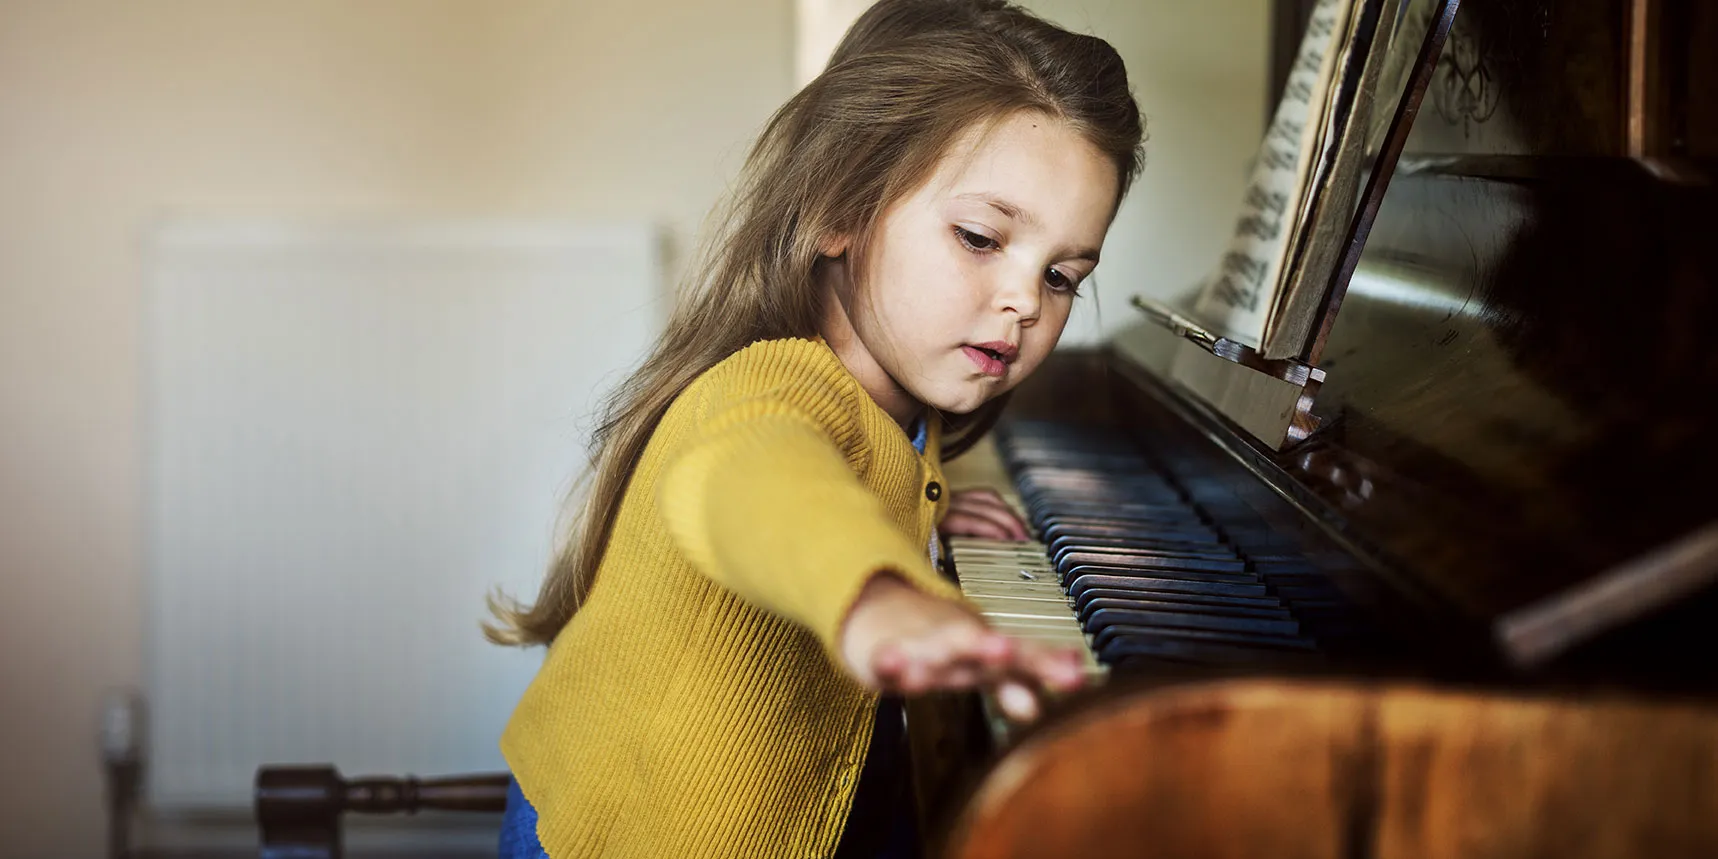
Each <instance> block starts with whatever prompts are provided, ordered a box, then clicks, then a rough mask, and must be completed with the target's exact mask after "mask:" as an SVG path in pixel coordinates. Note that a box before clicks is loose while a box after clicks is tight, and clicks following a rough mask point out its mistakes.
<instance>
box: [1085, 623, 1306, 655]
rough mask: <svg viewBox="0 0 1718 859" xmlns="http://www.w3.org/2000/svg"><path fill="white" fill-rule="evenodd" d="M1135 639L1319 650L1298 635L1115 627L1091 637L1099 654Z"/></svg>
mask: <svg viewBox="0 0 1718 859" xmlns="http://www.w3.org/2000/svg"><path fill="white" fill-rule="evenodd" d="M1135 635H1148V636H1159V637H1164V638H1184V639H1188V640H1191V641H1216V642H1226V643H1229V644H1235V645H1240V646H1243V647H1256V648H1259V649H1261V650H1298V651H1306V652H1312V651H1316V650H1317V649H1318V648H1317V647H1316V646H1314V645H1313V643H1312V641H1310V640H1308V639H1307V638H1305V637H1303V636H1298V635H1269V634H1259V633H1247V632H1232V631H1225V630H1213V629H1166V628H1163V627H1154V626H1136V625H1130V624H1115V625H1112V626H1108V627H1105V628H1104V629H1102V630H1099V631H1098V632H1097V633H1096V634H1094V635H1093V636H1092V649H1093V650H1102V649H1104V648H1106V647H1109V646H1110V645H1111V644H1113V643H1114V642H1116V641H1119V640H1123V639H1126V638H1128V637H1130V636H1135Z"/></svg>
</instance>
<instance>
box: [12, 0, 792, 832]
mask: <svg viewBox="0 0 1718 859" xmlns="http://www.w3.org/2000/svg"><path fill="white" fill-rule="evenodd" d="M641 8H644V7H643V6H641V5H640V4H631V3H596V2H560V3H557V2H547V0H544V2H537V0H529V1H528V0H508V2H505V3H501V2H488V0H363V2H351V0H247V2H242V3H235V2H229V0H196V2H186V0H179V1H178V2H171V0H155V2H134V0H110V1H109V2H79V0H23V2H20V0H7V2H5V3H3V4H0V189H3V190H0V575H3V576H4V579H3V582H4V584H3V585H0V682H3V684H4V689H5V706H4V707H0V761H3V762H4V771H5V778H4V783H5V785H6V787H5V788H0V790H4V791H5V793H6V795H4V796H0V855H5V856H49V855H65V856H86V855H97V854H98V851H99V849H100V843H101V842H100V837H101V830H100V827H99V825H97V824H98V823H99V820H100V818H99V809H100V806H99V796H100V793H99V790H100V782H99V780H98V774H97V769H96V764H95V755H94V737H95V713H96V707H97V701H98V697H99V692H100V690H101V689H102V688H103V687H104V686H107V685H109V684H129V683H135V682H137V681H138V679H139V677H140V673H141V670H142V666H141V664H140V658H139V650H140V642H141V635H142V631H141V629H140V625H141V609H140V594H141V587H142V584H141V581H140V554H141V553H140V545H139V529H140V516H139V514H140V511H139V509H138V504H137V499H138V497H139V494H140V487H139V474H140V463H139V460H138V451H139V446H140V442H139V439H138V422H137V420H136V417H135V416H136V413H137V409H138V403H139V392H138V388H137V385H138V378H139V375H138V366H137V357H138V351H139V344H138V341H137V328H138V322H137V319H138V311H139V307H138V296H139V256H138V247H139V241H140V238H141V236H142V235H143V232H144V230H145V229H146V227H147V225H148V224H150V223H151V221H153V220H154V219H157V218H159V217H161V216H163V215H165V214H168V213H177V212H185V213H202V214H223V213H261V214H269V215H274V214H299V213H301V214H307V215H313V216H320V215H326V214H331V213H334V214H360V215H368V214H374V215H399V214H408V215H435V214H454V215H484V214H509V215H519V214H524V215H531V214H543V215H555V216H574V217H588V218H603V217H606V216H610V215H618V216H623V217H628V218H637V217H650V218H654V219H657V220H659V221H661V222H665V223H667V224H669V225H671V226H673V227H676V228H677V230H678V235H680V236H684V235H685V234H686V233H687V232H688V231H689V229H690V227H691V225H694V224H696V222H697V221H698V220H699V218H700V217H701V215H702V213H703V211H704V209H705V208H706V207H707V206H708V204H709V202H710V201H711V200H713V199H714V198H715V197H716V195H717V194H718V192H719V191H720V189H721V187H722V182H723V178H724V176H725V175H726V174H727V173H728V172H730V169H731V166H732V165H734V164H736V163H737V161H738V159H739V158H740V157H742V156H743V154H744V152H743V144H744V141H745V140H746V139H747V138H748V137H749V136H750V135H751V134H752V133H753V132H754V130H755V128H756V127H757V126H758V125H759V124H761V123H762V121H763V120H764V119H765V118H766V117H767V116H768V114H769V111H770V110H772V109H773V108H774V107H775V106H776V105H777V104H779V103H780V102H781V101H782V100H783V99H785V98H786V97H787V95H788V93H789V87H790V79H791V74H792V38H791V33H790V27H791V24H792V17H791V15H790V12H789V9H790V5H789V0H750V2H745V3H711V2H707V0H656V2H654V3H652V4H650V8H652V9H653V12H652V14H651V15H649V16H640V15H639V14H638V10H639V9H641Z"/></svg>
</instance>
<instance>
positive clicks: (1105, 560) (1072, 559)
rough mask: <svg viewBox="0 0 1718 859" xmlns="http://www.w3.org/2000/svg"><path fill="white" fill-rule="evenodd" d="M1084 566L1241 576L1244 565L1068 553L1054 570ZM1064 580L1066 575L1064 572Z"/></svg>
mask: <svg viewBox="0 0 1718 859" xmlns="http://www.w3.org/2000/svg"><path fill="white" fill-rule="evenodd" d="M1084 565H1094V566H1107V567H1129V568H1135V569H1153V570H1187V571H1189V572H1201V573H1231V574H1233V573H1244V572H1246V571H1247V562H1246V561H1243V560H1240V559H1239V558H1235V559H1218V558H1176V557H1171V556H1167V555H1160V554H1151V553H1148V552H1128V551H1119V550H1118V551H1104V552H1098V551H1084V552H1069V553H1067V554H1065V555H1063V556H1062V557H1061V558H1058V559H1057V561H1056V564H1055V567H1056V569H1057V571H1058V572H1063V571H1065V570H1072V569H1073V568H1075V567H1079V566H1084ZM1063 575H1064V576H1066V575H1067V574H1066V572H1063Z"/></svg>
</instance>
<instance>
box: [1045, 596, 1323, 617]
mask: <svg viewBox="0 0 1718 859" xmlns="http://www.w3.org/2000/svg"><path fill="white" fill-rule="evenodd" d="M1069 596H1070V597H1071V598H1072V600H1073V604H1074V611H1075V612H1076V613H1078V612H1081V611H1084V610H1085V608H1086V606H1088V605H1090V604H1091V603H1092V602H1093V601H1095V600H1102V599H1146V600H1174V601H1177V602H1185V603H1193V604H1198V605H1218V606H1223V605H1232V606H1248V607H1252V608H1271V609H1278V610H1281V611H1283V612H1287V611H1288V609H1287V607H1285V606H1284V605H1283V604H1282V603H1280V602H1278V601H1277V600H1276V599H1274V598H1272V597H1268V596H1231V595H1229V594H1211V593H1199V592H1197V591H1194V592H1187V591H1167V590H1146V589H1143V588H1085V589H1083V590H1081V591H1080V593H1079V595H1078V596H1074V595H1072V594H1070V595H1069ZM1285 616H1287V615H1285ZM1293 616H1294V617H1296V618H1300V615H1299V614H1294V615H1293ZM1301 619H1302V620H1304V618H1301Z"/></svg>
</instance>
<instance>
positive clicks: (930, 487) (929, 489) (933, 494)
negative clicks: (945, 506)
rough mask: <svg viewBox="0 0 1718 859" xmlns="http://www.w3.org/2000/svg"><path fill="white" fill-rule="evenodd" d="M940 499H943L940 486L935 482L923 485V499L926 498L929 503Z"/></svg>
mask: <svg viewBox="0 0 1718 859" xmlns="http://www.w3.org/2000/svg"><path fill="white" fill-rule="evenodd" d="M941 497H943V487H942V484H940V483H938V482H936V481H935V480H933V481H931V482H930V483H927V484H925V498H927V499H929V500H931V501H935V500H937V499H938V498H941Z"/></svg>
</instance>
